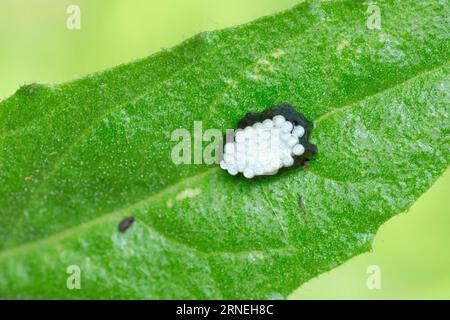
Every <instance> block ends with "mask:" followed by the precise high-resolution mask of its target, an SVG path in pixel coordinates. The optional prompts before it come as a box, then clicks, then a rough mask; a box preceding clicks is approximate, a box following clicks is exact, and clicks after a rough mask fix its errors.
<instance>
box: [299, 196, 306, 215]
mask: <svg viewBox="0 0 450 320" xmlns="http://www.w3.org/2000/svg"><path fill="white" fill-rule="evenodd" d="M298 202H299V204H300V209H301V210H302V212H303V215H304V217H305V219H306V218H307V217H308V212H306V209H305V199H303V197H302V196H300V199H299V201H298Z"/></svg>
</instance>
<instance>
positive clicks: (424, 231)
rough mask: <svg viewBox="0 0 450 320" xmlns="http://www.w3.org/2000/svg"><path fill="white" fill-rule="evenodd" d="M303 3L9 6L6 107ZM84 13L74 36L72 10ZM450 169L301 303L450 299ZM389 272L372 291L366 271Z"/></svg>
mask: <svg viewBox="0 0 450 320" xmlns="http://www.w3.org/2000/svg"><path fill="white" fill-rule="evenodd" d="M298 2H299V0H214V1H211V0H127V1H126V0H70V1H66V0H33V1H30V0H0V99H3V98H6V97H7V96H9V95H11V94H12V93H14V91H15V90H16V89H17V88H18V87H19V86H20V85H23V84H26V83H31V82H40V83H58V82H63V81H68V80H72V79H75V78H78V77H81V76H83V75H86V74H89V73H92V72H95V71H99V70H101V69H105V68H108V67H112V66H115V65H118V64H122V63H125V62H129V61H131V60H134V59H137V58H141V57H145V56H147V55H149V54H151V53H153V52H156V51H158V50H160V49H161V48H167V47H171V46H174V45H176V44H177V43H179V42H180V41H182V40H184V39H186V38H188V37H190V36H192V35H194V34H196V33H198V32H200V31H205V30H213V29H217V28H223V27H227V26H232V25H236V24H240V23H244V22H247V21H250V20H253V19H255V18H258V17H261V16H263V15H267V14H271V13H274V12H276V11H279V10H283V9H287V8H289V7H291V6H293V5H294V4H296V3H298ZM70 4H75V5H78V6H79V7H80V8H81V29H80V30H68V29H67V28H66V19H67V17H68V14H67V13H66V9H67V7H68V6H69V5H70ZM449 192H450V170H447V172H446V173H445V174H444V175H443V176H442V177H441V178H440V179H439V180H438V181H437V182H436V183H435V185H434V186H433V187H432V188H431V189H430V190H429V191H428V192H427V193H426V194H424V195H423V196H422V197H421V198H420V199H419V200H418V201H417V202H416V204H415V205H414V206H413V207H412V208H411V210H409V211H408V212H407V213H403V214H401V215H399V216H397V217H395V218H393V219H392V220H391V221H389V222H388V223H386V224H385V225H384V226H383V227H382V228H381V230H380V232H379V233H378V234H377V236H376V238H375V243H374V249H373V252H371V253H367V254H364V255H361V256H358V257H356V258H354V259H352V260H350V261H348V262H347V263H345V264H344V265H342V266H340V267H339V268H337V269H335V270H333V271H331V272H329V273H326V274H323V275H321V276H320V277H318V278H316V279H314V280H312V281H310V282H309V283H307V284H305V285H303V286H302V287H301V288H299V289H298V290H297V291H295V292H294V293H292V295H291V298H292V299H315V298H322V299H335V298H336V299H337V298H343V299H358V298H360V299H365V298H374V299H396V298H398V299H410V298H411V299H421V298H425V299H442V298H447V299H450V249H449V247H448V246H449V244H450V232H449V231H450V215H449V213H450V210H449V209H450V197H448V195H449ZM370 265H377V266H379V267H380V270H381V289H380V290H369V289H368V288H367V285H366V281H367V278H368V274H367V267H368V266H370Z"/></svg>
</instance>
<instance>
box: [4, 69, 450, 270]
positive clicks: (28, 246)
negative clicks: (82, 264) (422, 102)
mask: <svg viewBox="0 0 450 320" xmlns="http://www.w3.org/2000/svg"><path fill="white" fill-rule="evenodd" d="M449 62H450V61H446V62H444V63H442V64H440V65H439V66H437V67H434V68H431V69H428V70H422V71H421V72H419V73H417V74H416V75H414V76H412V77H410V78H408V79H405V80H403V81H401V82H398V83H396V84H394V85H392V86H391V87H388V88H385V89H383V90H380V91H378V92H376V93H374V94H372V95H368V96H365V97H363V98H361V99H359V100H357V101H354V102H351V103H349V104H346V105H343V106H341V107H338V108H334V109H332V110H330V111H328V112H327V113H325V114H324V115H322V116H320V117H318V118H317V119H316V120H314V124H315V125H317V124H319V123H320V122H322V121H324V120H325V119H327V118H329V117H332V116H333V115H335V114H338V113H340V112H343V111H345V110H347V109H351V108H352V107H355V106H357V105H359V104H360V103H361V102H363V101H365V100H370V99H374V98H376V97H377V96H379V95H382V94H384V93H387V92H390V91H393V90H395V89H397V88H399V87H402V86H404V85H406V84H408V83H409V82H412V81H414V80H416V79H418V78H421V77H423V76H426V75H428V74H431V73H435V72H438V71H440V70H441V69H443V68H445V67H446V66H447V65H448V64H449ZM218 171H219V168H218V167H214V168H211V169H209V170H207V171H205V172H202V173H200V174H198V175H195V176H192V177H189V178H186V179H184V180H181V181H179V182H177V183H175V184H173V185H171V186H168V187H167V188H165V189H163V190H161V191H160V192H158V193H156V194H152V195H149V196H148V197H146V198H144V199H143V200H140V201H138V202H136V203H134V204H131V205H129V206H127V207H125V208H121V209H117V210H114V211H112V212H109V213H106V214H104V215H102V216H100V217H97V218H95V219H92V220H89V221H87V222H84V223H82V224H80V225H77V226H74V227H70V228H68V229H66V230H63V231H61V232H59V233H57V234H54V235H52V236H49V237H47V238H45V239H40V240H37V241H34V242H30V243H25V244H22V245H19V246H16V247H14V248H11V249H7V250H3V251H0V262H1V261H4V260H6V259H8V258H10V257H12V256H16V255H18V254H21V253H26V252H28V251H31V250H33V249H36V248H39V247H41V246H45V245H47V244H51V243H53V242H55V241H58V240H62V239H65V238H68V237H70V236H72V235H75V234H77V233H79V232H82V231H84V230H86V229H89V228H90V227H93V226H95V225H97V224H100V223H103V222H107V221H109V220H111V219H113V218H116V217H120V216H122V215H126V214H127V213H130V212H133V211H135V210H138V209H142V208H145V207H147V206H148V205H149V204H151V203H152V202H154V201H155V200H158V199H160V198H161V197H163V196H164V195H166V194H169V193H171V192H173V191H174V190H177V189H178V188H179V187H181V186H184V185H188V184H189V183H191V182H195V181H197V180H201V179H204V178H206V177H207V176H209V175H211V174H213V173H215V172H218ZM318 177H320V176H318ZM321 178H322V177H321ZM146 225H147V227H149V228H151V229H152V230H153V231H154V232H156V233H158V234H159V235H161V236H162V237H164V238H165V239H167V240H169V241H172V242H176V243H177V244H179V245H182V246H184V247H186V248H188V249H190V250H192V251H195V252H198V253H200V254H202V255H207V256H211V255H221V254H232V255H239V254H250V253H264V252H266V253H267V252H272V251H287V250H294V251H298V250H299V249H298V248H296V247H283V248H271V249H267V250H264V251H260V250H244V251H233V252H227V251H223V252H217V253H212V252H205V251H201V250H200V249H198V248H196V247H192V246H188V245H186V244H185V243H182V242H180V241H178V240H176V239H171V238H169V237H168V236H167V235H164V234H161V233H160V232H159V231H158V230H156V229H154V228H153V227H151V226H150V225H148V224H146Z"/></svg>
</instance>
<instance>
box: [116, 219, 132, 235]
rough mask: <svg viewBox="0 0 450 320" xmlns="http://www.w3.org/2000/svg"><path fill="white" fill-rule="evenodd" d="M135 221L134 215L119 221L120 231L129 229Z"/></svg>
mask: <svg viewBox="0 0 450 320" xmlns="http://www.w3.org/2000/svg"><path fill="white" fill-rule="evenodd" d="M133 222H134V217H133V216H131V217H128V218H125V219H123V220H122V221H121V222H120V223H119V227H118V229H119V231H120V232H125V231H127V229H128V228H129V227H130V226H131V225H132V224H133Z"/></svg>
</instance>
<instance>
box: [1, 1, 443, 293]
mask: <svg viewBox="0 0 450 320" xmlns="http://www.w3.org/2000/svg"><path fill="white" fill-rule="evenodd" d="M377 5H378V7H379V8H380V10H381V11H380V12H381V29H369V28H368V27H367V25H366V22H367V19H368V17H369V16H370V15H371V14H372V13H371V12H370V11H369V12H367V8H368V3H362V2H360V1H327V2H319V1H307V2H304V3H301V4H299V5H298V6H296V7H295V8H293V9H291V10H289V11H285V12H282V13H280V14H277V15H274V16H269V17H265V18H263V19H260V20H257V21H255V22H252V23H250V24H247V25H244V26H240V27H235V28H230V29H226V30H220V31H215V32H207V33H202V34H200V35H198V36H196V37H194V38H192V39H190V40H188V41H186V42H185V43H183V44H181V45H180V46H178V47H176V48H174V49H171V50H168V51H164V52H161V53H158V54H156V55H153V56H151V57H149V58H147V59H143V60H141V61H137V62H134V63H131V64H127V65H123V66H119V67H117V68H114V69H112V70H108V71H104V72H101V73H98V74H94V75H92V76H88V77H86V78H84V79H80V80H77V81H74V82H71V83H66V84H62V85H57V86H45V85H37V84H36V85H29V86H26V87H22V88H21V89H19V90H18V91H17V93H16V94H15V95H14V96H12V97H10V98H9V99H7V100H5V101H3V102H2V103H1V104H0V194H1V195H2V196H1V197H0V218H1V221H2V222H1V224H0V296H1V297H14V298H23V297H29V298H282V297H285V296H286V295H287V294H289V293H290V292H291V291H292V290H293V289H295V288H296V287H298V286H299V285H300V284H302V283H304V282H305V281H308V280H309V279H311V278H313V277H315V276H317V275H319V274H320V273H322V272H325V271H328V270H330V269H332V268H334V267H336V266H338V265H339V264H342V263H343V262H345V261H347V260H348V259H349V258H350V257H353V256H355V255H357V254H360V253H362V252H365V251H367V250H369V249H370V247H371V241H372V238H373V236H374V235H375V233H376V231H377V229H378V228H379V226H380V225H381V224H383V223H384V222H385V221H386V220H388V219H389V218H391V217H392V216H393V215H395V214H398V213H400V212H402V211H404V210H406V209H407V208H409V207H410V206H411V204H412V203H413V202H414V201H415V200H416V199H417V197H419V196H420V195H421V194H422V193H423V192H424V191H425V190H426V189H428V188H429V187H430V185H431V184H432V183H433V182H434V181H435V180H436V178H437V177H438V176H439V175H440V174H442V172H443V171H444V170H445V169H446V168H447V166H448V163H449V152H448V148H449V132H450V128H449V96H448V92H449V71H450V70H449V69H450V67H449V64H448V61H449V32H448V30H450V26H449V20H448V19H447V17H448V16H449V14H450V10H449V3H448V1H445V0H442V1H422V0H421V1H418V0H417V1H406V0H405V1H377ZM282 102H287V103H290V104H292V105H294V106H295V107H296V108H297V110H298V111H300V112H302V113H303V114H304V115H305V116H306V117H307V118H308V119H310V120H313V121H314V123H315V129H314V130H313V134H312V139H311V140H312V142H313V143H315V144H316V145H317V146H318V148H319V154H318V155H317V156H316V158H315V159H314V160H313V161H311V163H310V166H309V169H307V170H303V169H298V170H291V171H288V172H284V173H282V174H279V175H276V176H272V177H268V178H264V179H259V180H254V181H247V180H246V179H245V178H242V177H232V176H230V175H228V174H227V173H226V172H225V171H223V170H220V169H219V168H218V166H217V165H210V166H208V165H205V164H202V165H194V164H192V165H179V166H176V165H175V164H173V162H172V161H171V156H170V154H171V150H172V148H173V147H174V146H175V144H176V143H177V142H173V141H171V139H170V135H171V132H173V130H175V129H176V128H187V129H189V130H190V131H191V130H192V128H193V125H194V121H196V120H197V121H200V120H201V121H202V123H203V130H206V129H209V128H219V129H220V130H221V131H222V132H225V129H227V128H233V127H235V125H236V123H237V122H238V120H239V119H240V118H242V117H243V116H244V115H245V113H246V112H247V111H249V110H252V111H261V110H264V109H267V108H269V107H272V106H274V105H277V104H280V103H282ZM191 132H192V131H191ZM300 196H302V197H303V198H304V200H305V206H306V210H307V216H304V215H303V213H302V212H301V211H300V208H299V204H298V200H299V197H300ZM127 216H134V217H135V218H136V221H135V222H134V224H132V225H131V227H130V228H129V229H128V230H127V231H126V232H125V233H119V232H118V230H117V225H118V223H119V222H120V221H121V220H122V219H123V218H125V217H127ZM70 265H78V266H79V267H80V270H81V289H80V290H69V289H68V288H67V286H66V282H67V278H68V277H69V276H70V275H69V274H67V272H66V270H67V267H68V266H70Z"/></svg>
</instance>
